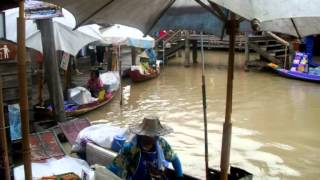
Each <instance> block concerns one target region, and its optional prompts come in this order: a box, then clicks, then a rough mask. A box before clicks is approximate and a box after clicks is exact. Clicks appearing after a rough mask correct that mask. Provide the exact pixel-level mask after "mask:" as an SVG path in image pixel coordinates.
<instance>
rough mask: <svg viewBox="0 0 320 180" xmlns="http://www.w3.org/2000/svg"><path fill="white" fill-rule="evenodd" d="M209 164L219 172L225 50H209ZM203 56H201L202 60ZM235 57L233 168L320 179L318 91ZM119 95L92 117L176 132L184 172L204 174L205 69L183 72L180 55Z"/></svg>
mask: <svg viewBox="0 0 320 180" xmlns="http://www.w3.org/2000/svg"><path fill="white" fill-rule="evenodd" d="M205 56H206V82H207V102H208V121H209V125H208V129H209V153H210V157H209V159H210V166H211V167H213V168H219V163H220V149H221V137H222V136H221V132H222V123H223V121H224V114H225V97H226V77H227V75H226V74H227V67H226V65H227V57H228V56H227V53H226V52H206V55H205ZM199 57H200V56H199ZM243 61H244V56H243V54H237V55H236V66H237V68H236V71H235V80H234V101H233V114H232V120H233V132H232V133H233V136H232V149H231V159H230V161H231V165H233V166H238V167H242V168H244V169H246V170H248V171H250V172H252V173H253V174H254V175H255V179H319V177H320V171H319V167H320V139H319V137H320V86H319V84H313V83H308V82H302V81H297V80H290V79H286V78H282V77H279V76H277V75H275V74H272V73H269V72H244V71H243V70H242V68H241V66H242V64H243ZM123 90H124V104H123V106H122V107H120V105H119V98H116V99H114V100H113V101H112V102H111V103H110V104H108V105H106V106H105V107H103V108H101V109H99V110H97V111H95V112H92V113H90V114H87V115H86V116H88V117H89V118H90V119H91V120H99V119H107V120H109V121H110V124H112V125H116V126H121V127H126V126H128V125H129V124H132V123H137V122H140V121H141V120H142V118H143V117H144V116H146V115H148V114H156V115H158V116H160V118H161V120H162V122H164V123H166V124H168V125H169V126H171V127H173V128H174V130H175V133H174V134H170V135H168V136H167V137H166V139H167V140H168V141H169V142H170V144H171V145H172V146H173V148H174V150H175V151H176V152H177V153H178V155H179V157H180V159H181V160H182V163H183V168H184V171H185V172H187V173H189V174H191V175H195V176H198V177H201V178H203V177H204V157H203V154H204V145H203V139H204V138H203V137H204V134H203V111H202V96H201V66H200V64H198V65H194V66H191V67H190V68H184V67H183V58H176V59H173V60H171V62H170V63H169V64H168V65H167V66H165V67H164V68H163V71H162V74H161V75H160V77H158V78H157V79H154V80H151V81H148V82H144V83H138V84H131V83H130V81H128V80H127V81H125V82H124V87H123Z"/></svg>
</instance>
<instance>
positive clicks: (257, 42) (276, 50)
mask: <svg viewBox="0 0 320 180" xmlns="http://www.w3.org/2000/svg"><path fill="white" fill-rule="evenodd" d="M288 45H289V43H288V42H285V41H284V40H281V38H279V39H278V38H276V37H273V36H270V35H251V36H248V37H247V38H246V63H245V69H246V70H249V69H258V70H261V69H263V68H264V67H266V65H267V64H268V63H270V62H272V63H275V64H278V65H280V66H288V65H289V62H290V58H291V53H292V51H291V50H290V47H289V46H288ZM250 51H255V52H256V53H258V54H259V55H260V58H259V59H258V60H250V56H249V53H250Z"/></svg>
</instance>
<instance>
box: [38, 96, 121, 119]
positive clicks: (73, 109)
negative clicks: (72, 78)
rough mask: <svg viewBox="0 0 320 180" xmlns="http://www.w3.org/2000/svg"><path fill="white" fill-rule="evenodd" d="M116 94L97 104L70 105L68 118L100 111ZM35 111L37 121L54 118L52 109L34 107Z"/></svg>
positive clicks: (96, 102) (67, 111) (67, 112)
mask: <svg viewBox="0 0 320 180" xmlns="http://www.w3.org/2000/svg"><path fill="white" fill-rule="evenodd" d="M115 93H116V92H112V93H109V94H108V95H106V96H105V98H104V99H103V100H98V101H95V102H91V103H88V104H82V105H79V106H78V105H73V104H71V105H68V106H69V107H68V108H67V109H66V110H65V113H66V117H76V116H80V115H83V114H85V113H88V112H90V111H93V110H95V109H98V108H100V107H102V106H104V105H106V104H108V103H109V102H110V101H111V100H112V99H113V97H114V96H115ZM34 111H35V118H36V119H38V118H39V119H43V118H45V117H53V112H52V109H50V108H46V107H40V106H35V107H34Z"/></svg>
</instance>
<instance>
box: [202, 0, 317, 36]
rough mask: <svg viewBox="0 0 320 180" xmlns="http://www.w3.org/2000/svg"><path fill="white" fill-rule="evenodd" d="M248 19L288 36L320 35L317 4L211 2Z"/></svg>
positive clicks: (298, 0)
mask: <svg viewBox="0 0 320 180" xmlns="http://www.w3.org/2000/svg"><path fill="white" fill-rule="evenodd" d="M208 1H209V2H211V3H216V4H217V5H220V6H222V7H225V8H227V9H230V10H231V11H233V12H234V13H236V14H238V15H240V16H242V17H244V18H246V19H248V20H253V19H257V20H258V21H260V22H261V25H262V30H267V31H275V32H282V33H287V34H290V35H293V36H296V37H299V38H301V37H303V36H307V35H310V34H318V33H319V30H320V23H319V22H320V20H319V17H320V11H319V8H320V3H319V1H318V0H290V1H279V0H254V1H252V0H208Z"/></svg>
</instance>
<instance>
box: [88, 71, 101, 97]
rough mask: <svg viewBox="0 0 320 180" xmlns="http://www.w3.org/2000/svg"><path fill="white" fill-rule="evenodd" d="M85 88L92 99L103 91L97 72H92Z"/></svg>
mask: <svg viewBox="0 0 320 180" xmlns="http://www.w3.org/2000/svg"><path fill="white" fill-rule="evenodd" d="M87 88H88V90H89V91H90V93H91V96H92V97H98V96H99V93H100V91H101V90H103V82H102V81H101V79H100V73H99V70H92V71H91V74H90V79H89V80H88V82H87Z"/></svg>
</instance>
